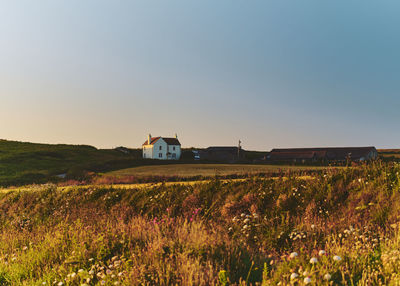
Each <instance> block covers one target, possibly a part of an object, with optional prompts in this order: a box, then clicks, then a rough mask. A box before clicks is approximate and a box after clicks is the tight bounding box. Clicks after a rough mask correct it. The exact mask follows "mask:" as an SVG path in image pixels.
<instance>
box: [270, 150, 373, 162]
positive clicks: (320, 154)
mask: <svg viewBox="0 0 400 286" xmlns="http://www.w3.org/2000/svg"><path fill="white" fill-rule="evenodd" d="M376 158H378V151H377V150H376V148H375V147H327V148H289V149H272V151H271V152H270V154H269V155H268V159H269V160H270V161H274V162H288V161H291V162H316V161H346V160H351V161H366V160H373V159H376Z"/></svg>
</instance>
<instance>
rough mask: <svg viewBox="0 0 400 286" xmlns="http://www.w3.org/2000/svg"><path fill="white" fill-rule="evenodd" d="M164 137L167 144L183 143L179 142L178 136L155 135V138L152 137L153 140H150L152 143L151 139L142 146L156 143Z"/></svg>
mask: <svg viewBox="0 0 400 286" xmlns="http://www.w3.org/2000/svg"><path fill="white" fill-rule="evenodd" d="M160 138H161V139H163V140H164V141H165V142H166V143H167V145H181V143H180V142H179V140H178V139H177V138H166V137H160V136H159V137H153V138H151V142H150V144H148V141H149V140H146V141H145V142H144V143H143V144H142V146H143V145H154V144H155V143H156V142H157V141H158V140H159V139H160Z"/></svg>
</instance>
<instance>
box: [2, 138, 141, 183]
mask: <svg viewBox="0 0 400 286" xmlns="http://www.w3.org/2000/svg"><path fill="white" fill-rule="evenodd" d="M140 155H141V152H140V150H139V149H129V153H124V152H121V151H119V150H117V149H97V148H95V147H92V146H87V145H66V144H60V145H51V144H35V143H25V142H16V141H7V140H0V185H3V186H5V185H20V184H29V183H43V182H47V181H54V180H56V179H57V175H61V174H65V175H66V176H67V178H71V179H75V178H79V177H81V176H84V174H85V173H87V172H99V171H100V172H103V171H112V170H116V169H121V168H126V167H130V166H134V165H136V164H138V162H140V161H141V159H140V157H141V156H140Z"/></svg>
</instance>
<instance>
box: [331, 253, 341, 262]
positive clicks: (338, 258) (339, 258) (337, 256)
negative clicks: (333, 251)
mask: <svg viewBox="0 0 400 286" xmlns="http://www.w3.org/2000/svg"><path fill="white" fill-rule="evenodd" d="M333 260H335V261H337V262H339V261H341V260H342V258H341V257H340V256H339V255H335V256H334V257H333Z"/></svg>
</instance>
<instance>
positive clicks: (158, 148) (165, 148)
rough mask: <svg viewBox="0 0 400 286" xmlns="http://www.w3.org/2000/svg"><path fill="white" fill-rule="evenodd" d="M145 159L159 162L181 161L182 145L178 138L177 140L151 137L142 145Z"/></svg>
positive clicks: (176, 137)
mask: <svg viewBox="0 0 400 286" xmlns="http://www.w3.org/2000/svg"><path fill="white" fill-rule="evenodd" d="M142 148H143V158H145V159H158V160H179V158H180V157H181V143H179V140H178V136H176V135H175V138H167V137H151V134H149V136H148V139H147V140H146V142H144V143H143V145H142Z"/></svg>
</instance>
